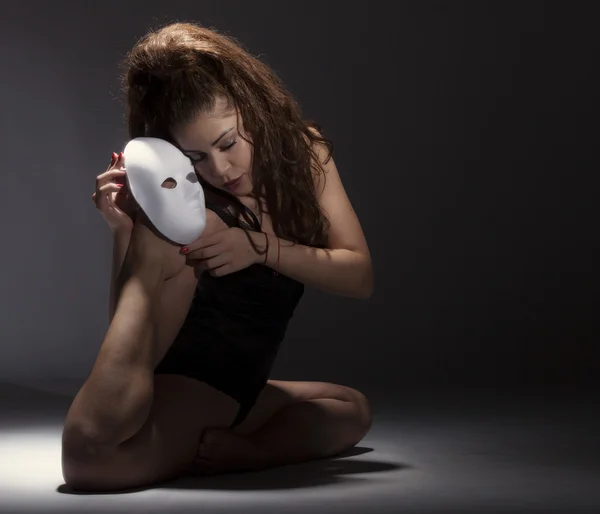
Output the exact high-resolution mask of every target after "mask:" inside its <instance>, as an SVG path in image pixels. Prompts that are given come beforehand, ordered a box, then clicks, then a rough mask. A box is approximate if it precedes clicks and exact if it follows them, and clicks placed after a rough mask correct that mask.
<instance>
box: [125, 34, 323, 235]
mask: <svg viewBox="0 0 600 514" xmlns="http://www.w3.org/2000/svg"><path fill="white" fill-rule="evenodd" d="M122 66H123V67H124V69H123V73H122V75H121V78H122V86H123V90H124V93H125V95H126V118H127V125H128V130H129V137H131V138H132V139H133V138H136V137H143V136H146V137H159V138H162V139H166V140H169V141H171V142H173V137H172V135H171V130H172V129H173V128H174V127H176V126H178V125H179V124H182V123H183V124H185V123H188V122H190V121H192V120H193V119H194V118H195V117H196V116H197V115H198V114H199V113H202V112H210V111H211V110H212V109H213V108H214V106H215V105H216V102H217V100H218V99H220V98H224V99H226V100H227V102H228V104H229V106H231V107H233V108H235V109H237V110H238V112H239V114H240V116H241V118H242V122H243V125H244V130H245V132H246V133H248V134H249V136H250V138H249V139H248V141H249V142H250V143H251V144H252V145H253V159H252V186H253V195H254V196H255V197H256V198H259V199H263V201H264V202H265V203H266V207H267V212H268V213H269V215H270V217H271V221H272V225H273V229H274V232H275V234H276V235H277V236H279V237H282V238H284V239H287V240H289V241H292V242H294V243H299V244H305V245H309V246H314V247H324V246H325V244H326V240H327V233H328V229H329V222H328V220H327V217H326V216H325V215H324V213H323V211H322V209H321V208H320V205H319V202H318V200H317V195H316V191H315V181H314V180H315V174H322V175H323V179H325V170H324V168H323V166H322V164H321V162H320V160H319V158H318V157H317V154H316V152H315V144H321V145H324V146H325V147H326V148H327V152H328V156H327V159H326V161H327V160H329V158H330V157H331V155H332V153H333V145H332V143H331V141H330V140H328V139H327V138H325V137H323V136H322V135H321V129H320V127H319V126H318V125H317V124H315V123H314V122H311V121H307V120H304V119H303V118H302V114H301V109H300V106H299V105H298V103H297V102H296V101H295V99H294V98H293V96H292V94H291V93H290V92H289V91H288V90H287V88H286V87H285V85H284V84H283V83H282V81H281V80H280V79H279V78H278V77H277V75H276V74H275V72H274V71H273V70H272V69H271V68H270V67H269V66H267V65H266V64H265V63H263V62H261V61H260V60H259V59H258V58H256V57H254V56H252V55H251V54H250V53H249V52H248V51H246V50H245V49H244V48H243V47H242V45H241V44H240V43H239V42H238V41H237V40H235V39H234V38H232V37H231V36H227V35H224V34H222V33H219V32H218V31H217V30H216V29H213V28H210V29H209V28H205V27H202V26H200V25H199V24H195V23H172V24H170V25H167V26H164V27H162V28H159V29H152V30H150V31H149V32H148V33H147V34H146V35H145V36H143V37H142V38H141V39H140V40H139V41H138V42H137V43H136V44H135V45H134V47H133V48H132V49H131V50H130V51H129V52H128V53H127V55H126V56H125V58H124V60H123V62H122ZM315 129H316V130H315ZM326 161H325V162H326ZM203 185H207V184H206V183H204V182H203ZM212 189H213V190H214V189H215V188H212ZM219 193H221V194H224V195H225V196H228V197H229V198H230V200H231V201H232V202H235V203H237V204H238V207H240V208H241V209H242V210H244V209H245V206H243V204H242V203H241V202H240V201H239V199H238V198H237V197H235V196H234V195H232V194H227V193H225V192H222V191H220V190H219ZM258 193H260V194H258ZM258 203H259V205H260V204H261V202H260V201H259V202H258Z"/></svg>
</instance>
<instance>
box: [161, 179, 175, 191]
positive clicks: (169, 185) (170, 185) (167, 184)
mask: <svg viewBox="0 0 600 514" xmlns="http://www.w3.org/2000/svg"><path fill="white" fill-rule="evenodd" d="M161 187H164V188H165V189H175V188H176V187H177V181H176V180H175V179H174V178H172V177H169V178H168V179H166V180H165V181H164V182H163V183H162V184H161Z"/></svg>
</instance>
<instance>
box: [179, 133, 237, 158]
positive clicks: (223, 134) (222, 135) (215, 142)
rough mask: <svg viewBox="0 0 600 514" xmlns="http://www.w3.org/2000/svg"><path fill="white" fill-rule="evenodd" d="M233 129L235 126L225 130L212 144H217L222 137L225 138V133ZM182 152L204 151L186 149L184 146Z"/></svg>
mask: <svg viewBox="0 0 600 514" xmlns="http://www.w3.org/2000/svg"><path fill="white" fill-rule="evenodd" d="M231 130H233V127H230V128H228V129H227V130H225V131H224V132H223V133H222V134H221V135H220V136H219V137H218V138H217V139H215V140H214V141H213V142H212V143H211V144H210V146H215V145H216V144H217V143H218V142H219V141H221V138H223V137H224V136H225V134H227V133H228V132H230V131H231ZM181 151H182V152H188V153H204V152H202V151H201V150H185V149H184V148H181Z"/></svg>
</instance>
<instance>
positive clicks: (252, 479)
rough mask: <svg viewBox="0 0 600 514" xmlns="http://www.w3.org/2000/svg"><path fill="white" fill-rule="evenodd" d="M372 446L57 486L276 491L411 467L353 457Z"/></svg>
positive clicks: (61, 488) (67, 491)
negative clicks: (146, 479) (233, 467)
mask: <svg viewBox="0 0 600 514" xmlns="http://www.w3.org/2000/svg"><path fill="white" fill-rule="evenodd" d="M372 451H373V449H372V448H366V447H362V446H356V447H354V448H351V449H350V450H347V451H345V452H343V453H341V454H340V455H338V456H336V457H333V458H329V459H321V460H315V461H311V462H304V463H301V464H293V465H288V466H281V467H277V468H271V469H267V470H265V471H253V472H244V473H227V474H223V475H216V476H204V477H192V476H184V477H181V478H177V479H175V480H172V481H169V482H165V483H162V484H158V485H154V486H148V487H139V488H135V489H125V490H122V491H116V492H109V493H95V492H94V493H87V492H80V491H73V490H71V489H70V488H69V487H67V485H66V484H62V485H61V486H59V487H58V488H57V491H58V492H59V493H63V494H73V495H88V494H94V495H96V494H127V493H134V492H141V491H146V490H148V489H162V490H169V489H171V490H198V491H200V490H211V491H277V490H286V489H299V488H306V487H319V486H327V485H331V484H340V483H343V482H349V481H352V482H353V483H355V482H356V481H366V480H368V477H356V476H351V475H358V474H366V473H381V472H387V471H397V470H400V469H410V467H411V466H408V465H405V464H398V463H392V462H383V461H374V460H352V459H349V457H355V456H357V455H362V454H365V453H370V452H372Z"/></svg>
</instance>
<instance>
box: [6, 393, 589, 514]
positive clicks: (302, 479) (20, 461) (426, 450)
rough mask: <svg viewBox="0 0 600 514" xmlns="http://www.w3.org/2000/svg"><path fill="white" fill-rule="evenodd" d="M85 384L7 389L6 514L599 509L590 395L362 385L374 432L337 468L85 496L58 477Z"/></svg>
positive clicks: (328, 464) (334, 463) (298, 468)
mask: <svg viewBox="0 0 600 514" xmlns="http://www.w3.org/2000/svg"><path fill="white" fill-rule="evenodd" d="M76 388H77V384H72V383H71V384H68V383H67V384H65V383H63V384H56V383H54V384H28V385H24V384H19V385H17V384H0V512H2V513H5V512H57V513H58V512H60V513H70V512H78V513H80V512H83V511H84V510H85V511H86V512H98V513H100V512H107V513H108V512H110V513H117V512H128V513H129V512H144V513H149V512H161V513H169V514H171V513H178V512H202V513H212V512H236V511H239V512H252V511H255V512H260V513H269V512H277V513H296V512H298V513H300V512H312V513H318V512H326V513H328V514H332V513H337V512H343V513H348V514H352V513H387V512H397V513H403V514H410V513H419V514H427V513H463V514H464V513H478V514H483V513H501V512H507V513H509V512H510V513H528V512H536V513H545V514H550V513H555V512H561V513H563V512H564V513H569V514H576V513H600V444H599V434H600V414H599V412H598V402H597V396H596V395H594V394H592V393H589V392H588V393H587V394H586V396H583V394H582V392H581V391H576V390H571V391H565V390H563V391H560V392H557V391H546V392H537V393H532V392H523V391H521V392H514V393H510V394H509V393H503V394H498V393H497V392H495V393H494V392H483V391H479V392H477V393H473V392H469V393H466V392H464V391H456V390H454V391H451V390H448V389H443V390H429V391H425V390H418V391H417V390H408V389H407V390H404V391H403V392H402V393H400V392H393V393H392V392H390V391H388V392H385V393H382V392H377V391H375V390H370V389H369V388H368V387H363V388H362V390H364V391H365V392H366V393H367V394H368V395H369V397H370V398H371V402H372V405H373V414H374V415H373V417H374V424H373V428H372V430H371V432H370V433H369V435H368V436H367V437H366V438H365V439H364V440H363V441H362V442H361V443H360V444H359V445H358V446H357V447H356V448H354V449H353V450H352V451H350V452H348V453H347V454H345V455H343V456H340V457H339V458H336V459H331V460H323V461H316V462H311V463H306V464H301V465H295V466H286V467H282V468H277V469H271V470H267V471H264V472H260V473H243V474H242V473H240V474H230V475H222V476H218V477H210V478H198V479H190V478H187V479H180V480H175V481H172V482H169V483H166V484H162V485H161V486H160V487H156V488H153V489H146V490H143V491H136V492H128V493H124V494H102V495H89V494H71V493H69V491H68V490H66V489H65V487H64V484H63V481H62V476H61V473H60V432H61V422H62V420H63V419H64V415H65V413H66V410H67V409H68V406H69V402H70V396H69V395H68V394H64V393H65V392H73V391H76V390H77V389H76ZM49 391H53V392H49ZM396 391H399V389H398V388H397V389H396ZM61 392H62V394H57V393H61Z"/></svg>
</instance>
